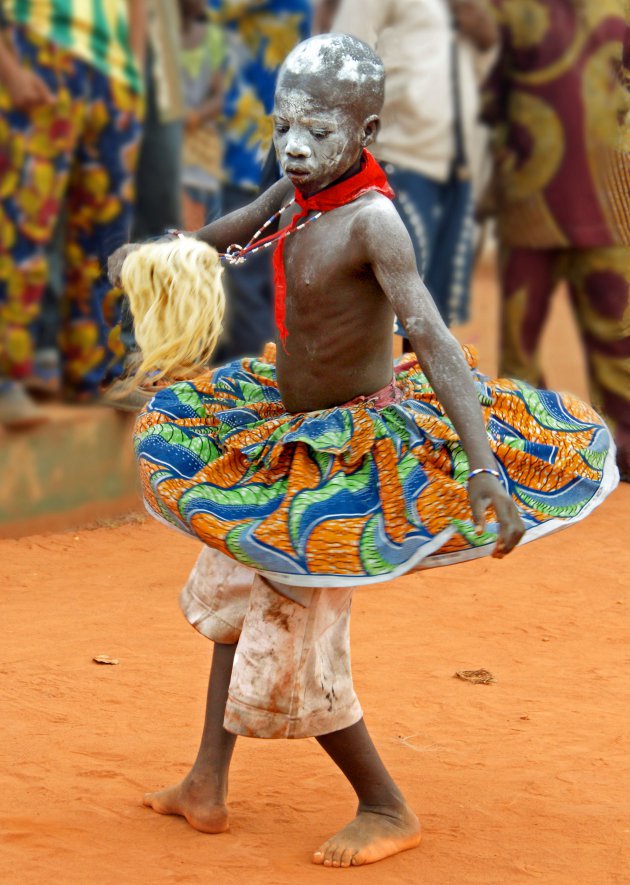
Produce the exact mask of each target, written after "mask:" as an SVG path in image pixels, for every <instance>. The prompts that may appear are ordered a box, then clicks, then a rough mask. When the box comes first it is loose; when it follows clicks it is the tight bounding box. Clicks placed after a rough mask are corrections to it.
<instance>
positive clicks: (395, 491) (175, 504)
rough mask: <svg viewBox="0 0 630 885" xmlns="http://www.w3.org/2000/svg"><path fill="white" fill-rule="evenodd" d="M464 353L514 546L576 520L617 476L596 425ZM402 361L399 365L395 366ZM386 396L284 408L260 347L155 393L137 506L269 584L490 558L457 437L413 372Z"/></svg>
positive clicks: (558, 398) (389, 573) (327, 581)
mask: <svg viewBox="0 0 630 885" xmlns="http://www.w3.org/2000/svg"><path fill="white" fill-rule="evenodd" d="M467 357H468V360H469V364H470V366H471V371H472V373H473V378H474V380H475V383H476V385H477V390H478V393H479V398H480V402H481V404H482V408H483V412H484V416H485V421H486V426H487V431H488V439H489V441H490V444H491V447H492V449H493V451H494V454H495V457H496V461H497V469H498V470H499V471H500V474H501V478H502V481H503V483H504V484H505V486H506V488H507V489H508V490H509V492H510V494H511V495H512V498H513V500H514V501H515V502H516V504H517V506H518V508H519V510H520V513H521V515H522V517H523V519H524V521H525V524H526V527H527V531H526V534H525V537H524V541H525V542H526V541H528V540H533V539H535V538H538V537H540V536H541V535H545V534H548V533H549V532H552V531H555V530H557V529H559V528H562V527H563V526H566V525H570V524H571V523H573V522H575V521H577V520H579V519H582V518H583V517H584V516H586V515H587V514H588V513H590V512H591V511H592V509H593V508H594V507H595V506H597V505H598V504H599V503H600V502H601V501H602V500H603V499H604V497H605V496H606V495H607V494H608V493H609V492H610V491H611V490H612V489H613V488H614V487H615V485H616V483H617V469H616V467H615V463H614V445H613V444H612V442H611V438H610V434H609V432H608V430H607V428H606V425H605V424H604V423H603V421H602V420H601V419H600V418H599V416H598V415H597V414H596V413H595V412H594V411H593V410H592V409H591V408H590V407H589V406H587V405H586V404H584V403H583V402H581V401H580V400H578V399H576V398H575V397H573V396H571V395H569V394H557V393H552V392H550V391H546V390H535V389H534V388H532V387H529V386H528V385H527V384H524V383H521V382H517V381H509V380H504V379H501V380H498V381H490V380H488V379H487V378H485V377H484V376H482V375H480V374H479V373H478V372H477V371H476V370H475V360H474V358H473V356H472V355H471V353H470V352H468V351H467ZM407 365H408V363H407ZM396 386H397V388H398V390H399V395H400V397H401V398H400V401H398V402H395V403H393V404H391V405H388V406H386V407H385V408H381V409H380V410H379V409H377V408H376V407H375V406H374V405H373V404H371V403H370V402H369V401H366V402H362V403H357V404H354V405H350V406H339V407H335V408H331V409H326V410H323V411H318V412H307V413H297V414H291V413H289V412H287V411H286V410H285V408H284V406H283V404H282V402H281V400H280V394H279V392H278V388H277V385H276V380H275V364H274V354H273V351H272V349H271V348H270V347H269V348H267V351H266V354H265V355H264V356H263V357H262V358H260V359H245V360H242V361H235V362H233V363H230V364H228V365H226V366H224V367H222V368H219V369H215V370H212V371H208V372H207V373H206V374H204V375H202V376H200V377H198V378H195V379H194V380H192V381H182V382H178V383H176V384H174V385H172V386H171V387H168V388H165V389H164V390H162V391H160V392H159V393H158V394H157V395H156V396H155V397H154V398H153V399H152V400H151V401H150V402H149V403H148V405H147V407H146V408H145V410H144V412H143V413H142V414H141V415H140V416H139V418H138V421H137V424H136V430H135V447H136V455H137V458H138V462H139V468H140V476H141V480H142V486H143V491H144V496H145V501H146V504H147V506H148V509H149V510H150V512H152V513H153V515H155V516H156V517H157V518H158V519H161V520H163V521H165V522H167V523H169V524H170V525H172V526H175V527H176V528H178V529H181V530H182V531H184V532H187V533H188V534H191V535H194V536H196V537H197V538H199V539H200V540H201V541H203V542H204V543H206V544H208V545H209V546H211V547H214V548H216V549H217V550H220V551H221V552H223V553H226V554H228V555H229V556H231V557H232V558H234V559H236V560H237V561H238V562H240V563H242V564H244V565H247V566H250V567H252V568H254V569H257V570H258V571H260V572H261V573H262V574H264V575H267V576H268V577H270V578H272V579H275V580H280V581H283V582H285V583H292V584H297V585H303V586H343V585H345V584H365V583H372V582H377V581H383V580H387V579H388V578H391V577H395V576H397V575H400V574H404V573H405V572H407V571H409V570H410V569H412V568H417V567H426V566H431V565H444V564H448V563H451V562H459V561H462V560H466V559H471V558H476V557H477V556H481V555H484V554H488V553H491V552H492V550H493V546H494V542H495V540H496V534H495V529H496V525H495V524H494V523H493V522H492V519H490V521H489V523H488V526H487V529H486V531H485V532H484V533H483V534H481V535H478V534H477V533H476V531H475V527H474V524H473V520H472V516H471V512H470V508H469V504H468V498H467V494H466V480H467V477H468V473H469V466H468V460H467V458H466V454H465V452H464V450H463V447H462V444H461V442H460V440H459V438H458V436H457V434H456V433H455V430H454V429H453V426H452V424H451V422H450V421H449V419H448V418H447V417H446V415H445V413H444V410H443V409H442V407H441V405H440V403H439V402H438V400H437V399H436V397H435V394H434V393H433V390H432V389H431V387H430V385H429V383H428V381H427V378H426V376H425V375H424V374H423V373H422V371H421V370H420V368H419V367H418V366H417V365H416V366H415V367H414V368H412V369H409V368H406V369H405V370H404V371H401V372H398V373H397V374H396Z"/></svg>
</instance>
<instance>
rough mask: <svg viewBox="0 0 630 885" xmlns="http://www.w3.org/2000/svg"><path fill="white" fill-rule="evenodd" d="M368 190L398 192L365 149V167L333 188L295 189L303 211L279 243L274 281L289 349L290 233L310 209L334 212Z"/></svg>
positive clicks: (278, 323) (277, 314)
mask: <svg viewBox="0 0 630 885" xmlns="http://www.w3.org/2000/svg"><path fill="white" fill-rule="evenodd" d="M368 191H377V192H378V193H379V194H383V195H384V196H385V197H389V199H390V200H393V199H394V192H393V190H392V189H391V187H390V186H389V184H388V183H387V176H386V175H385V173H384V172H383V170H382V169H381V167H380V166H379V165H378V163H377V162H376V160H375V159H374V157H373V156H372V154H371V153H370V152H369V151H366V150H364V151H363V155H362V157H361V169H360V170H359V171H358V172H357V174H356V175H353V176H352V177H351V178H346V179H345V181H340V182H339V183H338V184H333V185H332V186H331V187H328V188H325V189H324V190H322V191H319V193H317V194H313V196H312V197H305V196H303V195H302V194H301V193H300V191H299V190H297V188H296V190H295V202H296V203H297V204H298V206H299V207H300V209H301V211H300V212H298V213H297V215H295V216H294V217H293V219H292V220H291V224H289V225H287V227H285V228H284V229H283V230H282V231H281V232H280V239H279V241H278V245H277V246H276V249H275V253H274V256H273V271H274V283H275V289H276V306H275V317H276V326H277V327H278V333H279V335H280V340H281V341H282V346H283V347H284V348H285V350H286V340H287V337H288V334H289V333H288V331H287V327H286V325H285V320H286V292H287V281H286V278H285V275H284V242H285V240H286V238H287V234H288V233H289V232H290V231H292V230H295V228H296V227H297V226H298V224H299V223H300V221H302V219H303V218H305V217H306V216H307V215H308V213H309V212H330V210H331V209H337V208H338V207H339V206H345V205H347V204H348V203H352V202H354V200H357V199H358V198H359V197H360V196H362V195H363V194H365V193H367V192H368Z"/></svg>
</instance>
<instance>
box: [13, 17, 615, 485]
mask: <svg viewBox="0 0 630 885" xmlns="http://www.w3.org/2000/svg"><path fill="white" fill-rule="evenodd" d="M625 7H626V4H625V0H313V2H310V0H84V2H81V3H77V2H73V0H0V17H1V22H0V24H1V27H2V40H0V427H5V428H8V429H22V428H25V427H29V426H32V425H33V424H37V423H41V422H42V421H45V420H46V419H47V412H46V410H45V409H42V408H41V406H40V405H39V403H38V400H40V399H41V398H42V397H50V396H56V397H61V398H63V399H65V400H67V401H72V402H76V403H90V402H95V401H105V402H109V403H110V404H112V405H114V406H115V407H116V408H123V409H129V410H134V409H136V408H138V407H139V405H141V395H140V394H138V393H134V394H133V395H132V394H128V395H125V393H124V387H123V392H122V395H121V394H120V393H119V392H117V391H116V387H117V379H119V378H120V377H121V376H124V374H125V372H129V371H133V363H134V359H133V353H134V338H133V326H132V322H131V318H130V317H129V315H128V313H127V312H126V311H125V309H124V298H123V295H122V293H121V292H120V291H119V290H116V289H112V288H111V286H110V285H109V283H108V281H107V276H106V273H105V270H106V262H107V257H108V255H110V254H111V253H112V252H113V251H114V250H115V249H116V248H117V247H118V246H119V245H121V244H122V243H123V242H126V241H127V240H128V239H130V238H132V239H136V240H144V239H147V238H151V237H158V236H160V235H161V234H162V233H163V232H164V231H165V230H166V229H168V228H184V229H196V228H198V227H200V226H202V225H203V224H204V223H206V222H208V221H209V220H211V219H212V218H214V217H216V216H217V215H218V214H221V213H226V212H229V211H232V210H233V209H236V208H238V207H239V206H242V205H243V204H245V203H247V202H248V201H249V200H251V199H252V197H253V196H255V195H256V193H258V191H259V189H260V188H264V187H266V186H267V185H268V184H269V183H270V182H271V181H273V180H275V178H276V177H277V176H278V174H279V173H278V167H277V163H276V161H275V157H274V155H273V151H272V150H270V145H271V136H272V124H271V118H270V116H269V114H270V111H271V109H272V104H273V92H274V86H275V79H276V75H277V72H278V69H279V67H280V65H281V64H282V61H283V60H284V58H285V57H286V55H287V53H288V52H289V51H290V50H291V49H292V48H293V46H294V45H295V44H296V43H298V42H299V41H300V40H303V39H305V38H306V37H308V36H309V35H310V34H312V33H318V32H322V31H327V30H336V31H343V32H346V33H351V34H353V35H355V36H357V37H360V38H361V39H362V40H365V41H366V42H368V43H370V44H371V45H373V46H374V47H375V48H376V50H377V52H378V53H379V55H380V56H381V57H382V58H383V61H384V63H385V67H386V72H387V86H386V99H385V107H384V109H383V115H382V130H381V133H380V135H379V138H378V141H377V145H376V148H375V151H374V153H375V155H376V156H377V158H378V159H379V161H380V162H381V163H382V165H383V166H384V168H385V169H386V171H387V174H388V177H389V179H390V181H391V183H392V185H393V187H394V189H395V191H396V195H397V197H396V203H397V207H398V210H399V212H400V214H401V216H402V218H403V220H404V222H405V224H406V226H407V229H408V231H409V234H410V236H411V239H412V242H413V246H414V250H415V253H416V259H417V263H418V267H419V269H420V272H421V273H422V275H423V277H424V279H425V281H426V283H427V286H428V288H429V290H430V291H431V293H432V295H433V297H434V299H435V301H436V303H437V305H438V307H439V310H440V312H441V314H442V316H443V317H444V319H445V321H446V322H447V323H448V324H457V323H461V322H464V321H465V320H466V319H467V318H468V313H469V308H470V282H471V274H472V270H473V264H474V260H475V255H476V253H478V251H479V242H480V230H481V229H482V226H484V227H485V228H487V227H488V221H489V220H491V222H492V224H491V229H492V231H493V235H494V237H495V238H496V243H497V255H498V274H499V280H500V285H501V292H502V312H501V329H500V339H501V343H500V366H499V370H500V373H501V374H505V375H509V376H512V377H518V378H522V379H524V380H527V381H529V382H531V383H534V384H536V385H538V386H544V367H543V366H541V365H540V358H539V349H540V340H541V334H542V331H543V328H544V325H545V321H546V318H547V315H548V310H549V305H550V300H551V296H552V293H553V291H554V289H555V288H556V286H557V284H558V283H559V282H560V281H561V280H564V281H565V282H566V284H567V286H568V289H569V291H570V295H571V300H572V303H573V306H574V310H575V315H576V319H577V322H578V326H579V328H580V332H581V336H582V339H583V342H584V348H585V353H586V358H587V365H588V372H589V380H590V384H591V391H592V398H593V402H594V404H595V405H596V407H597V408H598V409H600V410H601V411H602V412H603V413H604V414H605V416H606V417H607V419H608V420H609V421H610V422H611V424H612V426H613V428H614V430H615V434H616V438H617V444H618V447H619V455H618V458H619V464H620V467H621V469H622V473H624V475H625V478H626V479H629V478H630V258H629V255H630V252H629V251H628V249H629V246H630V134H629V131H628V127H627V126H626V121H627V119H628V115H629V112H630V99H629V91H628V87H629V84H630V77H629V76H628V65H627V62H626V64H624V45H625V49H626V57H627V58H628V57H630V40H629V39H628V26H627V18H626V12H627V10H626V8H625ZM269 260H270V259H269V256H268V255H266V254H261V255H260V256H256V257H255V258H253V259H250V260H249V261H248V262H247V264H245V265H243V266H239V267H230V268H227V269H226V272H225V286H226V290H227V294H228V304H229V311H228V315H227V319H226V325H225V332H224V335H223V338H222V341H221V343H220V346H219V350H218V352H217V354H216V360H217V362H220V361H225V360H229V359H233V358H236V357H239V356H242V355H246V354H252V353H255V352H257V351H259V350H260V349H261V348H262V346H263V345H264V343H265V342H266V341H267V340H269V339H270V338H272V337H273V288H272V283H271V274H270V268H269ZM397 332H398V334H400V335H401V336H402V337H403V339H404V336H405V331H404V329H402V328H400V327H399V328H398V329H397ZM559 346H561V345H560V344H559ZM118 386H119V387H120V385H118Z"/></svg>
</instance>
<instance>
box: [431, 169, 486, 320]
mask: <svg viewBox="0 0 630 885" xmlns="http://www.w3.org/2000/svg"><path fill="white" fill-rule="evenodd" d="M438 190H439V199H438V200H436V201H435V205H434V208H433V216H434V218H435V231H434V234H433V243H434V245H433V248H432V250H431V253H430V256H429V262H428V266H427V269H426V272H425V276H424V282H425V283H426V286H427V289H428V290H429V292H430V293H431V295H432V296H433V299H434V301H435V303H436V304H437V307H438V310H439V311H440V314H441V316H442V319H443V320H444V322H445V323H446V325H447V326H449V327H450V326H455V325H460V324H461V323H465V322H466V321H467V320H468V319H469V315H470V287H471V276H472V269H473V260H474V249H475V223H474V219H473V203H472V186H471V182H470V180H469V179H463V180H462V179H460V178H458V177H457V175H456V174H453V175H452V176H451V178H450V179H449V180H448V181H447V182H444V184H440V185H438Z"/></svg>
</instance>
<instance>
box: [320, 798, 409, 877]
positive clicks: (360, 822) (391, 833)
mask: <svg viewBox="0 0 630 885" xmlns="http://www.w3.org/2000/svg"><path fill="white" fill-rule="evenodd" d="M419 842H420V822H419V820H418V818H417V817H416V816H415V814H414V813H413V811H411V809H410V808H408V807H407V806H404V807H403V808H402V809H401V810H391V811H389V812H380V811H379V812H376V811H365V810H364V811H361V810H360V811H359V812H358V814H357V816H356V817H355V819H354V820H353V821H351V822H350V823H349V824H348V825H347V826H346V827H344V828H343V830H339V832H338V833H336V834H335V835H334V836H332V837H331V838H330V839H329V840H328V841H327V842H324V844H323V845H322V846H321V847H320V848H319V849H318V850H317V851H316V852H315V854H314V855H313V863H316V864H323V865H324V866H325V867H351V866H352V867H357V866H360V865H361V864H366V863H375V862H376V861H377V860H383V858H385V857H389V856H390V855H392V854H398V853H399V852H401V851H407V850H408V849H409V848H415V847H416V845H418V844H419Z"/></svg>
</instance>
